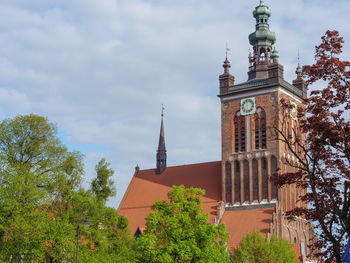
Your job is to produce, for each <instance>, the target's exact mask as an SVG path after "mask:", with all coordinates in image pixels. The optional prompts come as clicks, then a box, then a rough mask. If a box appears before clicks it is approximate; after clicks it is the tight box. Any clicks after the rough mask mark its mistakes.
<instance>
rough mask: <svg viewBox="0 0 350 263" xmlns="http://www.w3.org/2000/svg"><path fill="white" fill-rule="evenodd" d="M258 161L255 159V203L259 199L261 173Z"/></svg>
mask: <svg viewBox="0 0 350 263" xmlns="http://www.w3.org/2000/svg"><path fill="white" fill-rule="evenodd" d="M258 166H259V165H258V160H257V159H253V201H257V200H258V199H259V171H258Z"/></svg>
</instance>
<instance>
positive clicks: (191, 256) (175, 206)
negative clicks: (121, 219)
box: [137, 186, 229, 263]
mask: <svg viewBox="0 0 350 263" xmlns="http://www.w3.org/2000/svg"><path fill="white" fill-rule="evenodd" d="M202 195H204V190H201V189H198V188H185V187H184V186H173V189H172V190H171V191H170V192H169V193H168V199H169V201H168V202H166V201H158V202H156V203H154V204H153V206H152V212H151V213H150V214H149V215H148V217H146V229H145V231H144V234H143V235H142V236H141V237H140V238H138V240H137V248H138V251H139V253H138V262H150V263H151V262H152V263H156V262H159V263H163V262H164V263H165V262H183V263H185V262H203V263H209V262H222V263H224V262H229V258H228V252H227V251H226V244H225V243H226V240H227V236H228V234H227V233H226V231H225V225H218V226H214V225H212V224H208V215H207V214H204V213H203V210H202V200H201V198H200V197H201V196H202Z"/></svg>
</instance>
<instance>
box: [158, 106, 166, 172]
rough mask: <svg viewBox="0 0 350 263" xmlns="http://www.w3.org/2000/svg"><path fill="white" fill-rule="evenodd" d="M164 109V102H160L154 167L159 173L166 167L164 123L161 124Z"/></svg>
mask: <svg viewBox="0 0 350 263" xmlns="http://www.w3.org/2000/svg"><path fill="white" fill-rule="evenodd" d="M164 110H165V107H164V104H162V113H161V122H160V132H159V143H158V149H157V169H156V173H157V174H161V173H162V172H163V171H164V170H165V169H166V159H167V154H166V147H165V136H164V124H163V117H164Z"/></svg>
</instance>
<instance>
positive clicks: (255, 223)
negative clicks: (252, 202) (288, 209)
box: [221, 208, 274, 248]
mask: <svg viewBox="0 0 350 263" xmlns="http://www.w3.org/2000/svg"><path fill="white" fill-rule="evenodd" d="M273 212H274V209H272V208H268V209H259V210H241V211H226V212H225V214H224V216H223V218H222V221H221V223H225V224H226V231H227V232H228V233H229V234H230V237H229V239H228V241H227V243H228V246H229V248H237V247H238V246H239V242H241V240H242V238H243V237H245V236H246V235H247V234H248V233H250V232H253V231H254V230H258V231H260V232H261V233H263V234H264V235H266V237H267V234H268V233H269V232H270V224H271V223H272V214H273Z"/></svg>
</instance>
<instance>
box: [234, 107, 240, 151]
mask: <svg viewBox="0 0 350 263" xmlns="http://www.w3.org/2000/svg"><path fill="white" fill-rule="evenodd" d="M238 118H239V117H238V116H237V114H236V116H235V120H234V127H235V152H239V120H238Z"/></svg>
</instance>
